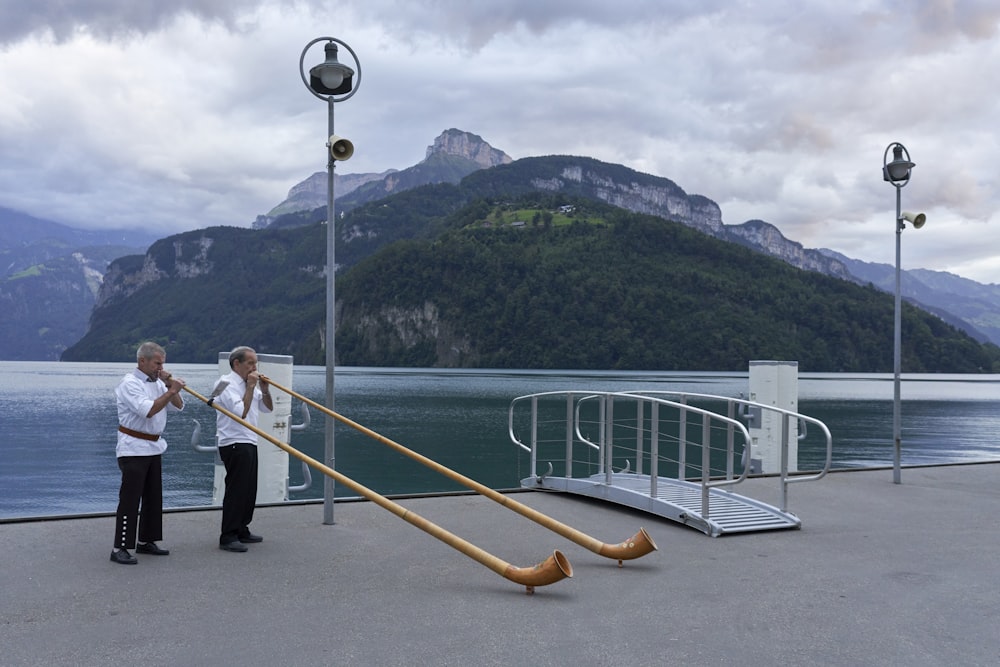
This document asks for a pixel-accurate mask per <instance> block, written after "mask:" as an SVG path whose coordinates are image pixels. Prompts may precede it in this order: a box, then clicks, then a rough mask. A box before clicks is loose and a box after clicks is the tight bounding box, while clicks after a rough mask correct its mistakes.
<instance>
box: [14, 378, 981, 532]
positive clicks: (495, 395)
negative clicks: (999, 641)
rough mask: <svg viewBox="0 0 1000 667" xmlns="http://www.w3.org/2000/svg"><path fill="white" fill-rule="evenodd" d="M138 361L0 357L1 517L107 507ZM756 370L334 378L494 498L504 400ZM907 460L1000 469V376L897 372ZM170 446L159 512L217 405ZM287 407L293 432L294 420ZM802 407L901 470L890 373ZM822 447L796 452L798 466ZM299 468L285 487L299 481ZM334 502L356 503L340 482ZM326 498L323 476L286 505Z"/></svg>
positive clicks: (366, 460)
mask: <svg viewBox="0 0 1000 667" xmlns="http://www.w3.org/2000/svg"><path fill="white" fill-rule="evenodd" d="M133 366H134V364H129V363H121V364H106V363H101V364H88V363H61V362H4V361H0V518H10V517H22V516H38V515H51V514H77V513H88V512H112V511H114V509H115V506H116V504H117V494H118V484H119V480H120V476H119V472H118V467H117V464H116V462H115V439H116V436H115V429H116V426H117V417H116V412H115V405H114V395H113V392H114V388H115V386H116V385H117V383H118V381H119V379H120V378H121V376H122V375H124V374H125V373H126V372H128V371H129V370H130V369H131V368H132V367H133ZM168 367H169V368H170V370H171V371H172V372H173V373H174V374H175V375H177V376H179V377H183V378H184V379H185V380H186V381H187V383H188V385H189V386H191V388H192V389H194V390H196V391H198V392H200V393H203V394H208V393H209V392H210V391H211V387H212V385H213V384H214V381H215V379H216V378H217V377H218V375H219V373H218V369H217V367H216V366H215V365H213V364H169V363H168ZM747 386H748V375H747V373H652V372H603V373H602V372H572V371H493V370H442V369H384V368H338V369H337V375H336V406H335V407H336V409H337V411H338V412H340V413H341V414H344V415H345V416H347V417H349V418H351V419H353V420H354V421H356V422H359V423H361V424H363V425H365V426H367V427H368V428H370V429H372V430H374V431H377V432H378V433H381V434H382V435H384V436H386V437H388V438H391V439H393V440H395V441H397V442H399V443H401V444H403V445H405V446H406V447H409V448H410V449H413V450H416V451H418V452H420V453H421V454H424V455H425V456H428V457H430V458H432V459H434V460H436V461H438V462H440V463H441V464H443V465H445V466H447V467H449V468H452V469H454V470H456V471H458V472H460V473H462V474H464V475H466V476H468V477H471V478H473V479H475V480H477V481H479V482H481V483H483V484H485V485H487V486H490V487H492V488H513V487H516V486H517V485H518V480H519V479H521V478H522V477H525V476H527V474H528V459H527V455H526V454H524V453H522V452H521V451H520V450H519V449H517V448H516V447H514V446H513V445H512V444H511V443H510V442H509V440H508V438H507V408H508V406H509V404H510V401H511V400H512V399H513V398H515V397H517V396H522V395H525V394H530V393H535V392H541V391H560V390H567V389H575V390H595V391H597V390H600V391H620V390H634V389H645V390H667V391H686V392H693V393H704V394H716V395H720V396H739V395H740V394H741V393H743V394H746V392H747ZM293 388H294V389H295V390H296V391H298V392H299V393H301V394H303V395H305V396H307V397H309V398H311V399H313V400H315V401H317V402H320V403H322V402H323V397H324V393H325V376H324V369H323V368H322V367H315V366H305V367H296V368H295V371H294V380H293ZM902 395H903V464H904V465H906V464H920V463H947V462H959V461H972V460H996V459H1000V444H998V442H997V438H996V434H997V433H998V430H1000V428H998V427H1000V376H996V375H985V376H983V375H913V376H910V375H904V378H903V385H902ZM184 396H185V400H186V402H187V408H186V409H185V411H184V412H182V413H180V414H177V415H172V416H171V418H170V419H169V420H168V423H167V429H166V431H165V432H164V436H165V438H166V439H167V442H168V443H169V447H168V449H167V452H166V454H165V455H164V504H165V505H166V506H168V507H191V506H203V505H208V504H210V503H211V494H212V480H213V474H214V456H213V455H212V454H210V453H202V452H198V451H196V450H195V449H194V447H193V446H192V434H193V432H194V425H195V421H194V420H197V421H199V422H200V423H201V424H202V435H201V442H200V444H202V445H210V444H212V440H213V436H214V428H215V411H214V410H212V409H211V408H209V407H208V406H206V405H204V404H203V403H201V402H200V401H198V400H197V399H195V398H194V397H193V396H191V395H189V394H184ZM299 409H300V406H299V402H298V401H293V407H292V411H293V419H292V421H293V423H297V422H300V421H301V416H300V412H299ZM799 411H800V412H803V413H805V414H808V415H810V416H812V417H816V418H818V419H820V420H822V421H823V422H825V423H826V424H827V426H828V427H829V428H830V431H831V433H832V434H833V439H834V465H835V466H836V467H860V466H872V465H891V463H892V377H891V375H878V374H870V375H865V374H852V375H845V374H801V375H800V377H799ZM323 429H324V420H323V415H321V414H318V413H316V412H315V411H313V413H312V421H311V424H310V425H309V427H308V428H307V429H306V430H304V431H297V432H294V433H293V434H292V439H291V444H292V446H294V447H296V448H297V449H300V450H301V451H303V452H304V453H306V454H308V455H309V456H312V457H314V458H317V459H320V460H322V458H323V448H324V445H323V439H324V434H323ZM821 459H822V453H820V452H809V451H800V453H799V461H800V466H801V467H802V468H808V467H810V466H815V465H819V461H821ZM336 468H337V469H338V470H339V471H340V472H342V473H343V474H345V475H347V476H348V477H350V478H352V479H354V480H356V481H358V482H360V483H361V484H364V485H366V486H368V487H370V488H372V489H373V490H375V491H377V492H379V493H382V494H395V493H420V492H433V491H451V490H459V489H462V488H463V487H460V486H459V485H457V484H455V483H454V482H451V481H450V480H448V479H446V478H444V477H442V476H441V475H439V474H437V473H434V472H433V471H430V470H428V469H426V468H424V467H423V466H421V465H419V464H418V463H416V462H414V461H412V460H410V459H409V458H407V457H405V456H402V455H401V454H398V453H396V452H394V451H392V450H391V449H389V448H387V447H386V446H384V445H381V444H379V443H378V442H375V441H374V440H371V439H369V438H366V437H364V436H363V435H361V434H358V433H357V432H356V431H354V430H352V429H349V428H347V427H342V426H338V430H337V436H336ZM301 481H302V473H301V471H300V470H299V467H298V462H297V461H296V462H293V464H292V467H291V479H290V484H293V485H294V484H299V483H301ZM337 492H338V495H349V494H350V492H349V491H348V490H347V489H344V488H343V487H337ZM321 497H322V476H321V475H319V474H315V475H314V480H313V487H312V488H311V489H309V490H307V491H304V492H299V493H296V494H293V499H309V498H321Z"/></svg>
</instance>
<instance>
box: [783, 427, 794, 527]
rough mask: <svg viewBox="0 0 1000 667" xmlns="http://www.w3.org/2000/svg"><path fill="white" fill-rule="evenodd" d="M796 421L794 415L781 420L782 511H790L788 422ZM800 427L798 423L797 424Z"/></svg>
mask: <svg viewBox="0 0 1000 667" xmlns="http://www.w3.org/2000/svg"><path fill="white" fill-rule="evenodd" d="M789 419H794V418H793V417H792V415H784V418H783V419H782V420H781V511H782V512H787V511H788V482H787V481H786V480H787V479H788V435H789V432H790V427H789V425H788V420H789ZM796 426H798V422H796Z"/></svg>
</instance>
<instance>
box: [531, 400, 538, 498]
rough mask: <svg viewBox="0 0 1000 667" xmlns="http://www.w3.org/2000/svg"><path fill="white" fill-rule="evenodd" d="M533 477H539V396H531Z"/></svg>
mask: <svg viewBox="0 0 1000 667" xmlns="http://www.w3.org/2000/svg"><path fill="white" fill-rule="evenodd" d="M531 477H532V478H533V479H535V478H537V477H538V397H537V396H532V397H531Z"/></svg>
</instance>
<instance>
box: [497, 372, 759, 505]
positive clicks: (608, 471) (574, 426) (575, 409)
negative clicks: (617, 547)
mask: <svg viewBox="0 0 1000 667" xmlns="http://www.w3.org/2000/svg"><path fill="white" fill-rule="evenodd" d="M553 396H565V397H566V404H567V408H566V415H567V417H566V419H567V422H566V423H567V428H566V476H567V477H572V463H573V457H572V447H573V444H574V443H581V444H584V445H586V446H588V447H590V448H592V449H596V450H597V451H599V452H600V454H601V456H600V457H599V465H598V471H599V473H598V474H604V475H606V476H607V483H608V484H611V481H612V475H613V470H612V466H611V453H612V450H613V423H614V420H613V403H614V399H615V398H616V397H617V398H625V399H628V400H630V401H636V400H638V401H645V402H648V403H650V404H651V405H652V415H653V419H654V424H656V423H658V412H659V409H660V408H662V407H672V408H676V409H677V410H679V411H680V412H681V414H685V415H686V414H688V413H692V414H696V415H701V417H702V442H703V448H702V479H701V488H702V516H703V517H704V518H708V516H709V489H711V488H714V487H718V486H729V485H733V484H738V483H740V482H742V481H743V480H745V479H746V476H747V472H748V470H749V469H748V467H746V466H744V467H743V470H742V472H741V473H740V475H739V476H737V477H734V476H733V474H732V464H731V463H730V464H729V465H727V469H728V470H729V473H728V474H727V476H726V478H724V479H714V480H713V479H712V474H711V470H710V466H709V465H708V464H709V451H710V446H709V439H710V431H711V423H712V421H717V422H719V423H721V424H723V425H725V426H726V429H727V433H728V435H727V459H732V457H733V455H734V451H735V446H734V434H737V433H738V434H739V435H741V436H742V438H743V445H744V447H745V448H748V447H749V444H750V433H749V432H748V431H747V428H746V426H745V425H744V424H743V423H742V422H740V421H739V420H738V419H735V418H733V417H728V416H725V415H720V414H718V413H716V412H713V411H711V410H705V409H702V408H698V407H696V406H690V405H686V404H683V403H678V402H675V401H670V400H667V399H664V398H658V397H653V396H643V395H639V394H635V393H626V392H593V391H551V392H541V393H537V394H529V395H526V396H519V397H517V398H515V399H513V400H512V401H511V404H510V408H509V410H508V419H507V426H508V433H509V435H510V439H511V442H512V443H513V444H515V445H516V446H518V447H520V448H522V449H523V450H525V451H526V452H528V453H529V454H530V475H531V477H534V478H537V477H538V474H537V465H538V461H537V455H538V440H537V438H538V400H539V399H540V398H544V397H553ZM574 397H577V398H579V400H578V401H576V402H575V405H574ZM589 400H600V401H601V404H602V407H601V419H600V424H601V429H600V434H601V437H600V442H599V443H594V442H592V441H590V439H588V438H586V437H584V436H583V434H582V433H581V431H580V412H579V409H580V403H583V402H585V401H589ZM524 401H530V402H531V444H530V446H529V445H526V444H525V443H524V442H522V441H521V439H520V438H518V436H517V433H515V430H514V412H515V409H516V408H517V406H518V405H519V404H520V403H522V402H524ZM640 414H641V413H640ZM652 434H653V435H652V443H651V451H650V461H651V466H652V470H651V471H650V494H651V495H652V496H655V495H656V492H657V479H658V467H657V463H658V460H659V451H658V435H659V429H658V427H654V428H653V429H652ZM574 436H575V439H574ZM681 444H682V445H685V444H686V442H683V441H682V443H681ZM640 454H641V452H640ZM637 459H641V457H637ZM639 465H641V464H639V463H638V462H637V466H639ZM681 470H683V468H681ZM682 476H683V475H682Z"/></svg>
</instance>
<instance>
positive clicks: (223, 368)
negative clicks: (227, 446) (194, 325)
mask: <svg viewBox="0 0 1000 667" xmlns="http://www.w3.org/2000/svg"><path fill="white" fill-rule="evenodd" d="M293 361H294V358H293V357H290V356H286V355H281V354H258V355H257V371H258V372H259V373H260V374H261V375H265V376H267V377H269V378H272V379H274V381H275V382H277V383H279V384H281V385H282V386H285V387H292V386H293V385H292V368H293ZM231 370H232V369H230V368H229V353H228V352H220V353H219V374H220V375H228V374H229V373H230V372H231ZM271 401H272V403H273V405H274V410H272V411H271V412H270V413H261V415H260V419H259V420H258V423H257V427H258V428H259V429H260V430H262V431H264V432H265V433H269V434H270V435H272V436H273V437H274V438H275V439H276V440H279V441H281V442H284V443H287V442H288V433H289V426H288V424H289V421H290V420H291V414H292V398H291V396H289V395H288V394H286V393H285V392H283V391H277V390H272V391H271ZM225 493H226V468H225V466H223V465H222V461H221V459H219V457H218V456H216V457H215V482H214V484H213V486H212V504H213V505H217V506H221V505H222V497H223V496H224V495H225ZM286 500H288V452H286V451H285V450H283V449H281V448H280V447H277V446H275V445H274V444H273V443H271V442H268V441H267V440H266V439H265V438H262V437H260V436H257V504H262V503H280V502H284V501H286Z"/></svg>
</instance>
